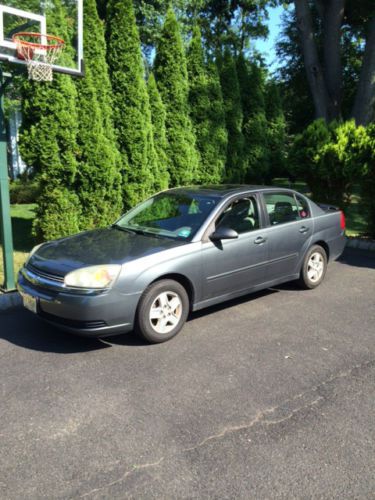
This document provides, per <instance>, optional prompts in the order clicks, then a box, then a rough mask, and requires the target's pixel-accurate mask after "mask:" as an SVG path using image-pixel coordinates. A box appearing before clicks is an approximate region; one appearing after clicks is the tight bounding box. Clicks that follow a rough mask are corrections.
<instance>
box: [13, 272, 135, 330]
mask: <svg viewBox="0 0 375 500" xmlns="http://www.w3.org/2000/svg"><path fill="white" fill-rule="evenodd" d="M17 288H18V291H19V292H20V294H21V296H23V297H33V298H34V299H35V301H36V302H35V313H36V314H37V316H39V317H40V318H42V319H43V320H45V321H47V322H48V323H50V324H52V325H54V326H56V327H58V328H59V329H62V330H65V331H67V332H70V333H74V334H78V335H82V336H86V337H107V336H110V335H116V334H121V333H127V332H129V331H131V330H132V329H133V325H134V318H135V313H136V310H137V305H138V301H139V298H140V296H141V292H138V293H133V294H124V293H121V292H120V291H119V290H116V289H109V290H105V291H94V290H93V291H87V292H86V291H85V292H82V291H78V290H77V291H72V290H67V289H66V288H65V287H64V286H63V285H62V284H61V283H56V282H53V281H51V280H48V279H45V278H44V277H41V276H39V275H37V274H35V273H33V272H31V271H30V270H28V269H26V268H23V269H21V271H20V273H19V276H18V284H17Z"/></svg>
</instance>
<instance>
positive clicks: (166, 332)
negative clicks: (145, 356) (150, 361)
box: [136, 280, 190, 344]
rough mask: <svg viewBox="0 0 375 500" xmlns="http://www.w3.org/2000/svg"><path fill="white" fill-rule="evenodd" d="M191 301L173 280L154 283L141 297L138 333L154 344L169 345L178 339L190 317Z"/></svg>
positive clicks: (137, 324) (182, 288) (137, 323)
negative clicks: (174, 339)
mask: <svg viewBox="0 0 375 500" xmlns="http://www.w3.org/2000/svg"><path fill="white" fill-rule="evenodd" d="M189 305H190V304H189V297H188V294H187V293H186V290H185V288H184V287H183V286H182V285H181V284H180V283H178V282H177V281H174V280H160V281H156V282H155V283H152V284H151V285H150V286H149V287H148V288H147V289H146V290H145V292H144V294H143V295H142V297H141V300H140V303H139V306H138V311H137V318H136V331H137V333H138V334H140V335H141V336H142V337H143V338H144V339H145V340H147V341H148V342H150V343H152V344H158V343H160V342H166V341H167V340H169V339H171V338H172V337H174V336H175V335H177V334H178V333H179V332H180V330H181V329H182V327H183V326H184V324H185V321H186V319H187V317H188V314H189Z"/></svg>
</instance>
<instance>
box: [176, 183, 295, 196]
mask: <svg viewBox="0 0 375 500" xmlns="http://www.w3.org/2000/svg"><path fill="white" fill-rule="evenodd" d="M264 190H276V191H291V190H290V189H288V188H282V187H277V186H257V185H254V184H212V185H211V184H208V185H203V186H185V187H179V188H173V189H169V190H168V192H172V193H173V192H175V193H186V194H190V195H192V194H196V195H198V194H199V195H201V196H202V195H203V196H212V197H216V198H226V197H228V196H232V195H236V194H241V193H248V192H249V191H264Z"/></svg>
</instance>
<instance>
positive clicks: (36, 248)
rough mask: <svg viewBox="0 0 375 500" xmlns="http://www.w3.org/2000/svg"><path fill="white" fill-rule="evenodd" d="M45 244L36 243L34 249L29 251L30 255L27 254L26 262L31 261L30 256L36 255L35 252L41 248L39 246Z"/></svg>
mask: <svg viewBox="0 0 375 500" xmlns="http://www.w3.org/2000/svg"><path fill="white" fill-rule="evenodd" d="M42 245H44V243H40V244H39V245H36V246H35V247H34V248H33V249H32V250H31V252H30V253H29V255H28V256H27V259H26V264H27V263H28V262H29V260H30V258H31V256H32V255H34V253H35V252H36V251H37V250H39V248H40V247H41V246H42Z"/></svg>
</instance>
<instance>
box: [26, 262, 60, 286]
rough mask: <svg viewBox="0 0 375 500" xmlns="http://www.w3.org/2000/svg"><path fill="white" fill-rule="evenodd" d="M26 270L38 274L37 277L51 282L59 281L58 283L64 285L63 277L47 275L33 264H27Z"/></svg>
mask: <svg viewBox="0 0 375 500" xmlns="http://www.w3.org/2000/svg"><path fill="white" fill-rule="evenodd" d="M26 269H29V270H30V271H31V272H32V273H34V274H36V275H37V276H40V277H41V278H44V279H47V280H51V281H57V282H58V283H64V277H63V276H59V275H57V274H51V273H46V272H45V271H42V270H41V269H39V268H37V267H34V266H32V265H31V264H27V266H26Z"/></svg>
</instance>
